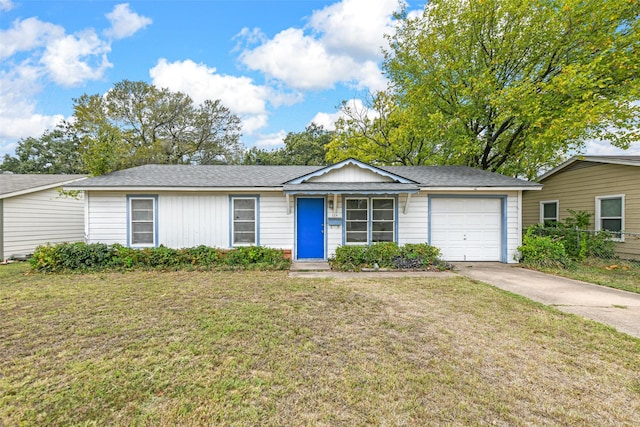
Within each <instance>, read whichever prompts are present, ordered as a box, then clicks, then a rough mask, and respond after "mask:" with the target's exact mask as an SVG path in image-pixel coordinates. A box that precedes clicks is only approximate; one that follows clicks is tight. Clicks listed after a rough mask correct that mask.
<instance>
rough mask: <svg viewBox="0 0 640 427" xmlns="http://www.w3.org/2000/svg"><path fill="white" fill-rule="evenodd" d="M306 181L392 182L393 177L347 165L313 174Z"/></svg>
mask: <svg viewBox="0 0 640 427" xmlns="http://www.w3.org/2000/svg"><path fill="white" fill-rule="evenodd" d="M307 182H393V179H391V178H389V177H386V176H383V175H379V174H377V173H375V172H372V171H370V170H367V169H363V168H361V167H358V166H354V165H347V166H343V167H341V168H340V169H335V170H332V171H329V172H328V173H326V174H324V175H320V176H315V177H313V178H311V179H309V180H308V181H307Z"/></svg>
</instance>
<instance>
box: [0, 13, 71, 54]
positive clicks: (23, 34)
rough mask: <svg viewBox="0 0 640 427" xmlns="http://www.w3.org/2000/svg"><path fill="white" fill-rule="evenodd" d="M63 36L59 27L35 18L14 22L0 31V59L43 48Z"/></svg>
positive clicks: (62, 31)
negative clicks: (0, 40)
mask: <svg viewBox="0 0 640 427" xmlns="http://www.w3.org/2000/svg"><path fill="white" fill-rule="evenodd" d="M64 34H65V31H64V28H62V27H61V26H59V25H54V24H51V23H49V22H42V21H40V20H39V19H38V18H35V17H33V18H27V19H24V20H19V19H18V20H15V21H14V22H13V26H12V27H11V28H10V29H8V30H4V31H0V39H2V43H0V59H4V58H8V57H10V56H12V55H13V54H15V53H16V52H22V51H29V50H32V49H36V48H39V47H43V46H45V45H46V44H47V43H48V42H49V41H50V40H52V39H56V38H60V37H64Z"/></svg>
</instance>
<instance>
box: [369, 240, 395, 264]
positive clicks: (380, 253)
mask: <svg viewBox="0 0 640 427" xmlns="http://www.w3.org/2000/svg"><path fill="white" fill-rule="evenodd" d="M366 248H367V249H366V250H365V262H366V264H367V265H368V266H370V267H375V266H376V265H377V266H378V267H379V268H392V267H395V263H394V261H395V259H396V258H398V257H399V256H400V248H399V247H398V245H397V244H396V243H393V242H378V243H374V244H372V245H371V246H367V247H366Z"/></svg>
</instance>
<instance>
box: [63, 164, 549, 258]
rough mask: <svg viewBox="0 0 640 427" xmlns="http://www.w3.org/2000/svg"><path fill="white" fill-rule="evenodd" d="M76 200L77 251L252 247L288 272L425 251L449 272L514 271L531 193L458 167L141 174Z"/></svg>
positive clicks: (87, 189) (121, 176) (94, 187)
mask: <svg viewBox="0 0 640 427" xmlns="http://www.w3.org/2000/svg"><path fill="white" fill-rule="evenodd" d="M65 188H66V189H75V190H83V191H84V193H85V203H86V208H85V209H86V212H87V215H86V218H85V220H86V225H85V227H86V228H85V232H86V235H87V241H88V242H90V243H92V242H102V243H107V244H114V243H118V244H122V245H126V246H129V247H136V248H143V247H155V246H158V245H165V246H168V247H172V248H181V247H194V246H198V245H207V246H212V247H219V248H232V247H236V246H245V245H264V246H268V247H272V248H279V249H285V250H291V251H292V256H293V259H294V260H296V261H312V260H326V259H327V258H328V257H330V256H331V255H332V254H334V253H335V250H336V248H337V247H338V246H340V245H367V244H371V243H374V242H396V243H398V244H400V245H404V244H406V243H425V242H429V243H431V244H432V245H434V246H437V247H439V248H440V249H441V250H442V252H443V259H445V260H449V261H464V260H466V261H501V262H515V260H514V255H515V254H516V252H517V248H518V246H520V244H521V238H522V223H521V215H520V213H521V210H520V207H521V202H522V192H523V190H525V189H540V188H541V186H540V185H539V184H536V183H532V182H528V181H524V180H519V179H515V178H510V177H506V176H503V175H499V174H495V173H491V172H487V171H482V170H478V169H473V168H469V167H463V166H378V167H376V166H371V165H368V164H365V163H362V162H359V161H357V160H354V159H349V160H345V161H343V162H340V163H338V164H335V165H332V166H326V167H323V166H223V165H217V166H215V165H211V166H194V165H146V166H140V167H135V168H131V169H126V170H122V171H118V172H114V173H111V174H108V175H104V176H99V177H94V178H88V179H86V180H83V181H80V182H77V183H73V184H71V185H67V186H65Z"/></svg>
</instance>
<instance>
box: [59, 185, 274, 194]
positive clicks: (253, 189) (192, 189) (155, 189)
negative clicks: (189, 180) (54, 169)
mask: <svg viewBox="0 0 640 427" xmlns="http://www.w3.org/2000/svg"><path fill="white" fill-rule="evenodd" d="M64 189H65V190H82V191H124V192H159V191H162V192H182V191H188V192H224V193H233V192H238V193H245V192H253V193H255V192H261V191H282V187H154V186H135V187H134V186H106V187H79V186H66V185H65V186H64Z"/></svg>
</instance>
